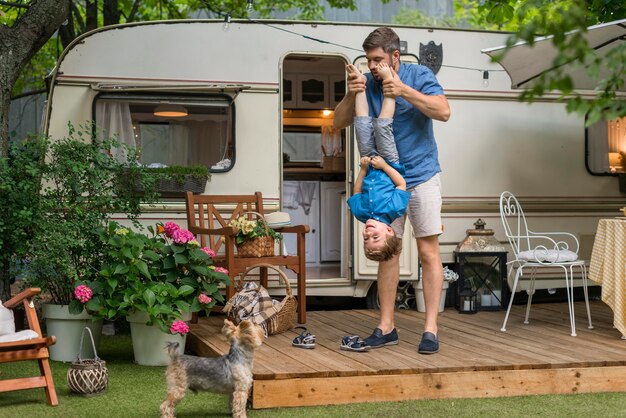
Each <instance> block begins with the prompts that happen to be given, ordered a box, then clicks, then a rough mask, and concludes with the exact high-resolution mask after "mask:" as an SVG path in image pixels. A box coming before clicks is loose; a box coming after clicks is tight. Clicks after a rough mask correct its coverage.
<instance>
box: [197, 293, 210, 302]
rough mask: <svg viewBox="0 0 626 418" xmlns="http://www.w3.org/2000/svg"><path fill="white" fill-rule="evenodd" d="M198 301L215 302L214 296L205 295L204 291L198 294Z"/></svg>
mask: <svg viewBox="0 0 626 418" xmlns="http://www.w3.org/2000/svg"><path fill="white" fill-rule="evenodd" d="M198 302H200V303H203V304H209V303H211V302H213V298H212V297H210V296H207V295H205V294H204V293H200V295H198Z"/></svg>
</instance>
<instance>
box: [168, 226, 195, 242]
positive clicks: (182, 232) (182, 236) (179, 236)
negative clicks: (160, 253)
mask: <svg viewBox="0 0 626 418" xmlns="http://www.w3.org/2000/svg"><path fill="white" fill-rule="evenodd" d="M170 238H172V239H173V240H174V242H175V243H176V244H186V243H188V242H189V241H193V240H195V239H196V237H195V236H194V235H193V234H192V233H191V232H189V231H187V230H186V229H177V230H176V231H174V232H173V233H172V236H171V237H170Z"/></svg>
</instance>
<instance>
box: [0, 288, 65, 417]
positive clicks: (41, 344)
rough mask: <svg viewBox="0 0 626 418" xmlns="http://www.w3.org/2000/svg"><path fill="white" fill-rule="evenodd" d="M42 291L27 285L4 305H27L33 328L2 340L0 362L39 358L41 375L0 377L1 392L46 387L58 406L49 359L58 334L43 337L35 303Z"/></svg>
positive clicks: (48, 395)
mask: <svg viewBox="0 0 626 418" xmlns="http://www.w3.org/2000/svg"><path fill="white" fill-rule="evenodd" d="M39 292H41V289H38V288H31V289H26V290H24V291H23V292H21V293H19V294H18V295H16V296H14V297H13V298H11V299H9V300H8V301H6V302H4V304H3V306H4V307H5V308H8V309H11V310H13V309H15V308H16V307H18V306H20V305H23V306H24V310H25V311H26V318H27V320H28V327H29V329H28V330H24V331H20V332H15V333H9V334H5V335H3V336H2V341H3V342H0V363H8V362H13V361H24V360H37V361H38V362H39V371H40V375H39V376H37V377H21V378H17V379H8V380H0V393H1V392H9V391H14V390H23V389H33V388H44V390H45V392H46V398H47V400H48V404H50V405H51V406H56V405H58V404H59V401H58V399H57V394H56V391H55V390H54V382H53V380H52V372H51V370H50V363H49V361H48V359H49V357H50V355H49V353H48V347H49V346H51V345H52V344H54V343H55V342H56V338H55V337H43V336H42V334H41V328H39V321H38V320H37V312H36V311H35V307H34V305H33V297H34V296H35V295H37V294H38V293H39ZM24 338H26V339H24ZM6 340H9V341H6Z"/></svg>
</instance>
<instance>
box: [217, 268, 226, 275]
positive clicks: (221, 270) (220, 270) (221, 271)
mask: <svg viewBox="0 0 626 418" xmlns="http://www.w3.org/2000/svg"><path fill="white" fill-rule="evenodd" d="M215 271H217V272H218V273H224V274H228V270H226V269H225V268H224V267H215Z"/></svg>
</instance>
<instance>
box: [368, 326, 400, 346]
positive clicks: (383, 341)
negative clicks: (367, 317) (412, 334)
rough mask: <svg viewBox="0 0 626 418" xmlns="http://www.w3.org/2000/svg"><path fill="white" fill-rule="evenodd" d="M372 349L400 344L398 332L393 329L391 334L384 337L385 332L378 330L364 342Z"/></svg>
mask: <svg viewBox="0 0 626 418" xmlns="http://www.w3.org/2000/svg"><path fill="white" fill-rule="evenodd" d="M363 342H364V343H365V344H366V345H368V346H369V347H370V348H380V347H384V346H386V345H396V344H398V331H396V329H395V328H394V329H392V330H391V332H390V333H389V334H385V335H383V330H381V329H380V328H376V329H375V330H374V332H373V333H372V335H370V336H369V337H367V338H366V339H364V340H363Z"/></svg>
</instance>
